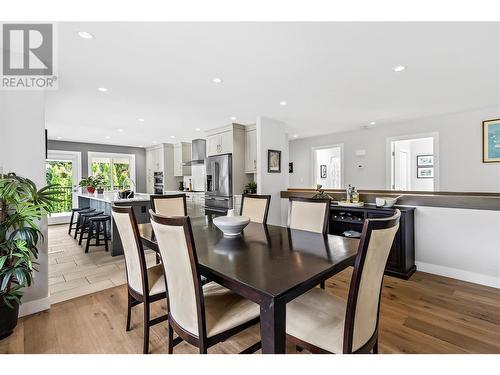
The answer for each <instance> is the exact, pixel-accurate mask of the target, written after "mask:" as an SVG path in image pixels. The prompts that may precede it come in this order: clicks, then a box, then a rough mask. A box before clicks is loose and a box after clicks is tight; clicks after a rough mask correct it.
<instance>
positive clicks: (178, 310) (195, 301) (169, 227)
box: [150, 210, 260, 354]
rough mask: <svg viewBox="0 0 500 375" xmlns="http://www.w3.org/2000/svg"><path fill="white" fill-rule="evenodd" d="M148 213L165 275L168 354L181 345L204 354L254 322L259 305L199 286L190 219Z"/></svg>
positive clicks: (211, 285)
mask: <svg viewBox="0 0 500 375" xmlns="http://www.w3.org/2000/svg"><path fill="white" fill-rule="evenodd" d="M150 214H151V224H152V226H153V230H154V232H155V236H156V240H157V241H158V247H159V249H160V253H161V257H162V260H163V266H164V273H165V275H166V278H165V280H166V288H167V293H168V300H167V304H168V323H169V325H168V353H170V354H171V353H173V348H174V346H175V345H177V344H178V343H179V342H181V341H182V340H184V341H186V342H188V343H190V344H191V345H195V346H197V347H198V348H199V350H200V353H202V354H205V353H207V348H208V347H210V346H212V345H215V344H217V343H218V342H220V341H224V340H226V339H227V338H229V337H230V336H232V335H235V334H236V333H239V332H241V331H243V330H244V329H246V328H248V327H250V326H252V325H254V324H256V323H258V322H259V316H260V308H259V305H257V304H255V303H253V302H251V301H249V300H247V299H245V298H243V297H241V296H239V295H237V294H235V293H233V292H231V291H230V290H228V289H226V288H223V287H222V286H220V285H218V284H216V283H214V282H210V283H208V284H205V285H203V286H202V285H201V282H200V275H199V271H198V267H199V266H198V258H197V255H196V247H195V243H194V240H193V232H192V228H191V220H190V218H189V217H188V216H184V217H166V216H161V215H157V214H155V213H154V212H153V211H152V210H150ZM174 331H175V333H177V335H178V337H177V338H176V340H174V339H173V333H174ZM252 347H255V346H252ZM257 349H258V347H256V349H255V350H257ZM244 352H246V351H244Z"/></svg>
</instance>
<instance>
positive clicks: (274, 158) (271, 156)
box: [267, 150, 281, 173]
mask: <svg viewBox="0 0 500 375" xmlns="http://www.w3.org/2000/svg"><path fill="white" fill-rule="evenodd" d="M267 172H268V173H281V151H278V150H267Z"/></svg>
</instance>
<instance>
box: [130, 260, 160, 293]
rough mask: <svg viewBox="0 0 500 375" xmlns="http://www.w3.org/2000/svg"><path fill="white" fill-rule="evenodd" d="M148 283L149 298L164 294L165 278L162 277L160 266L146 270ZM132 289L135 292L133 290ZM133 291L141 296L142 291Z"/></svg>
mask: <svg viewBox="0 0 500 375" xmlns="http://www.w3.org/2000/svg"><path fill="white" fill-rule="evenodd" d="M148 283H149V295H150V296H153V295H156V294H160V293H165V292H166V290H167V289H166V287H165V278H164V277H163V266H162V265H161V264H157V265H156V266H153V267H150V268H148ZM133 289H134V290H135V288H133ZM135 291H136V292H137V293H139V294H142V290H135Z"/></svg>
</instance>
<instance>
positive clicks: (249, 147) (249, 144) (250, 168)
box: [245, 126, 257, 173]
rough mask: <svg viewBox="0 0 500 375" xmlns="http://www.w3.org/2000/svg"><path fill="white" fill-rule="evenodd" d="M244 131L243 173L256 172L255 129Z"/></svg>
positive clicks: (250, 128) (249, 128)
mask: <svg viewBox="0 0 500 375" xmlns="http://www.w3.org/2000/svg"><path fill="white" fill-rule="evenodd" d="M247 128H248V129H247V130H246V131H245V173H257V129H255V128H254V127H250V126H248V127H247Z"/></svg>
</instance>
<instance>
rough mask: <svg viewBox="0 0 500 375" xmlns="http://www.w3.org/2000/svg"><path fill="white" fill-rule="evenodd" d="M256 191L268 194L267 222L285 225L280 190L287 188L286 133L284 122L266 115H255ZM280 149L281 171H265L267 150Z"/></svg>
mask: <svg viewBox="0 0 500 375" xmlns="http://www.w3.org/2000/svg"><path fill="white" fill-rule="evenodd" d="M256 124H257V193H258V194H270V195H271V205H270V207H269V215H268V218H267V222H268V223H269V224H274V225H286V216H285V217H283V216H284V215H282V209H281V198H280V192H281V191H282V190H286V189H287V188H288V134H287V133H286V130H285V129H286V124H285V123H284V122H282V121H278V120H273V119H270V118H266V117H261V116H259V117H257V123H256ZM268 150H279V151H281V173H269V172H268V171H267V151H268Z"/></svg>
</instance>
